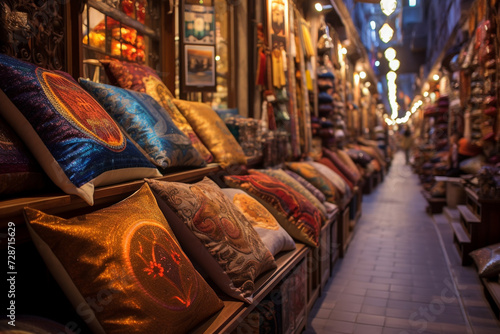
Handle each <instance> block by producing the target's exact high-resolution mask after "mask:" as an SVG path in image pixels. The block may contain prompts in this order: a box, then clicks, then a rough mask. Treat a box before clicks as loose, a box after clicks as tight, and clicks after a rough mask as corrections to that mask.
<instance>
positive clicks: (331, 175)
mask: <svg viewBox="0 0 500 334" xmlns="http://www.w3.org/2000/svg"><path fill="white" fill-rule="evenodd" d="M307 163H309V164H311V165H312V166H313V167H314V168H316V170H317V171H318V172H320V173H321V174H323V175H324V176H325V177H326V178H327V179H328V180H330V181H331V182H332V183H333V184H334V185H335V189H336V190H337V191H338V194H339V195H340V196H341V197H342V198H344V197H349V196H350V194H351V188H349V186H348V185H347V183H346V182H345V181H344V180H343V179H342V178H341V177H340V176H339V175H338V174H337V173H335V172H334V171H333V170H331V169H330V168H328V166H326V165H323V164H321V163H319V162H315V161H308V162H307Z"/></svg>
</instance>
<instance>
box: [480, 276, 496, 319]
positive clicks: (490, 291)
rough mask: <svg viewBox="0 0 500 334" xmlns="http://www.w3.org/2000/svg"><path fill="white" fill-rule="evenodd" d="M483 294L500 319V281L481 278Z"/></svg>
mask: <svg viewBox="0 0 500 334" xmlns="http://www.w3.org/2000/svg"><path fill="white" fill-rule="evenodd" d="M481 282H482V283H483V288H484V295H485V296H486V299H487V300H488V303H489V304H490V306H491V309H492V311H493V313H495V316H496V317H497V318H498V319H500V282H499V281H492V280H489V279H486V278H482V279H481Z"/></svg>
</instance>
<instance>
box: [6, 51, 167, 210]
mask: <svg viewBox="0 0 500 334" xmlns="http://www.w3.org/2000/svg"><path fill="white" fill-rule="evenodd" d="M0 77H1V78H2V79H1V80H0V114H2V115H3V117H4V118H5V119H6V120H7V122H8V123H9V124H10V125H11V126H12V128H13V129H14V130H15V131H16V132H17V134H18V135H19V136H20V137H21V138H22V139H23V141H24V142H25V144H26V145H27V146H28V148H29V149H30V151H31V152H32V153H33V155H34V156H35V158H36V159H37V160H38V162H39V163H40V165H41V166H42V168H43V169H44V170H45V172H46V173H47V175H48V176H49V177H50V178H51V179H52V181H53V182H54V183H55V184H56V185H57V186H59V187H60V188H61V189H62V190H64V191H65V192H66V193H68V194H76V195H78V196H80V197H82V198H83V199H84V200H85V201H87V202H88V203H89V204H93V193H94V187H95V186H99V185H105V184H111V183H118V182H123V181H126V180H133V179H140V178H144V177H155V176H156V177H158V176H161V174H160V173H159V172H158V170H157V169H156V168H155V167H154V166H153V164H151V163H150V162H149V160H148V159H147V158H146V157H145V156H144V155H143V154H142V153H141V152H140V151H139V149H137V148H136V147H135V145H134V144H133V143H132V142H131V141H130V140H128V139H127V138H126V137H125V135H124V134H123V133H122V131H121V130H120V128H119V126H118V125H117V124H116V123H115V121H114V120H113V119H112V118H111V117H110V116H109V115H108V114H107V113H106V111H105V110H104V109H103V108H102V107H101V106H100V105H99V103H97V102H96V101H95V100H94V99H93V98H92V97H91V96H90V95H89V94H88V93H87V92H86V91H85V90H84V89H83V88H81V87H80V86H79V85H78V84H77V83H76V82H75V81H72V80H69V79H68V78H67V77H66V76H63V75H60V74H57V73H55V72H52V71H49V70H44V69H42V68H40V67H38V66H36V65H33V64H29V63H25V62H23V61H20V60H17V59H15V58H11V57H9V56H6V55H0Z"/></svg>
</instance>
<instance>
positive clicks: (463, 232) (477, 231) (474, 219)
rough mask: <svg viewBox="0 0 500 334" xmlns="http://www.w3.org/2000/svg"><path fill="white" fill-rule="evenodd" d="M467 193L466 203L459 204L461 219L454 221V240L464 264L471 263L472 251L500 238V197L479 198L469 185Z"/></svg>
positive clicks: (496, 241)
mask: <svg viewBox="0 0 500 334" xmlns="http://www.w3.org/2000/svg"><path fill="white" fill-rule="evenodd" d="M465 195H466V199H465V205H457V209H458V211H459V213H460V221H459V222H453V223H452V227H453V242H454V244H455V246H456V247H457V250H458V253H459V255H460V258H461V260H462V265H468V264H470V263H471V258H470V256H469V253H470V252H471V251H473V250H475V249H478V248H481V247H485V246H488V245H492V244H495V243H498V242H499V240H500V224H499V221H500V220H499V216H498V212H499V211H498V208H499V206H500V199H482V198H479V197H478V195H477V193H476V192H475V191H474V190H472V189H470V188H469V187H467V188H465Z"/></svg>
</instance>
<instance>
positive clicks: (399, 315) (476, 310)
mask: <svg viewBox="0 0 500 334" xmlns="http://www.w3.org/2000/svg"><path fill="white" fill-rule="evenodd" d="M420 189H421V186H420V185H419V182H418V178H417V176H416V175H414V174H412V172H411V169H410V168H409V167H407V166H405V165H404V158H403V155H402V154H401V153H398V154H396V156H395V159H394V161H393V164H392V167H391V169H390V171H389V174H388V175H387V176H386V177H385V180H384V182H383V183H382V184H380V185H379V186H378V187H377V188H376V190H375V191H374V192H373V193H372V194H370V195H365V196H364V198H363V208H362V212H363V213H362V217H361V219H360V221H359V223H358V224H357V225H356V231H355V235H354V238H353V240H352V242H351V245H350V246H349V248H348V250H347V254H346V256H345V257H344V258H343V259H341V260H339V261H338V262H337V264H336V266H335V268H334V272H333V276H332V278H331V279H330V281H329V282H328V284H327V286H326V288H325V291H324V292H323V293H322V295H321V297H320V298H319V299H318V301H317V302H316V304H315V305H314V307H313V309H312V312H311V313H310V315H309V321H308V326H307V329H306V330H305V332H304V334H306V333H307V334H310V333H328V334H332V333H362V334H371V333H391V334H392V333H394V334H408V333H478V334H483V333H484V334H489V333H497V334H498V333H500V325H499V322H498V321H497V320H496V318H495V317H494V315H493V313H492V311H491V310H490V308H489V305H488V304H487V302H486V300H485V299H484V296H483V294H482V290H481V285H480V282H479V280H478V278H477V274H476V271H475V270H474V268H473V267H462V266H461V265H460V263H459V258H458V255H457V252H456V250H455V249H454V248H453V245H452V234H451V230H450V227H449V224H448V222H447V221H446V219H445V218H444V216H442V215H438V216H429V215H427V214H426V212H425V207H426V202H425V200H424V198H423V197H422V195H421V194H420Z"/></svg>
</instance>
